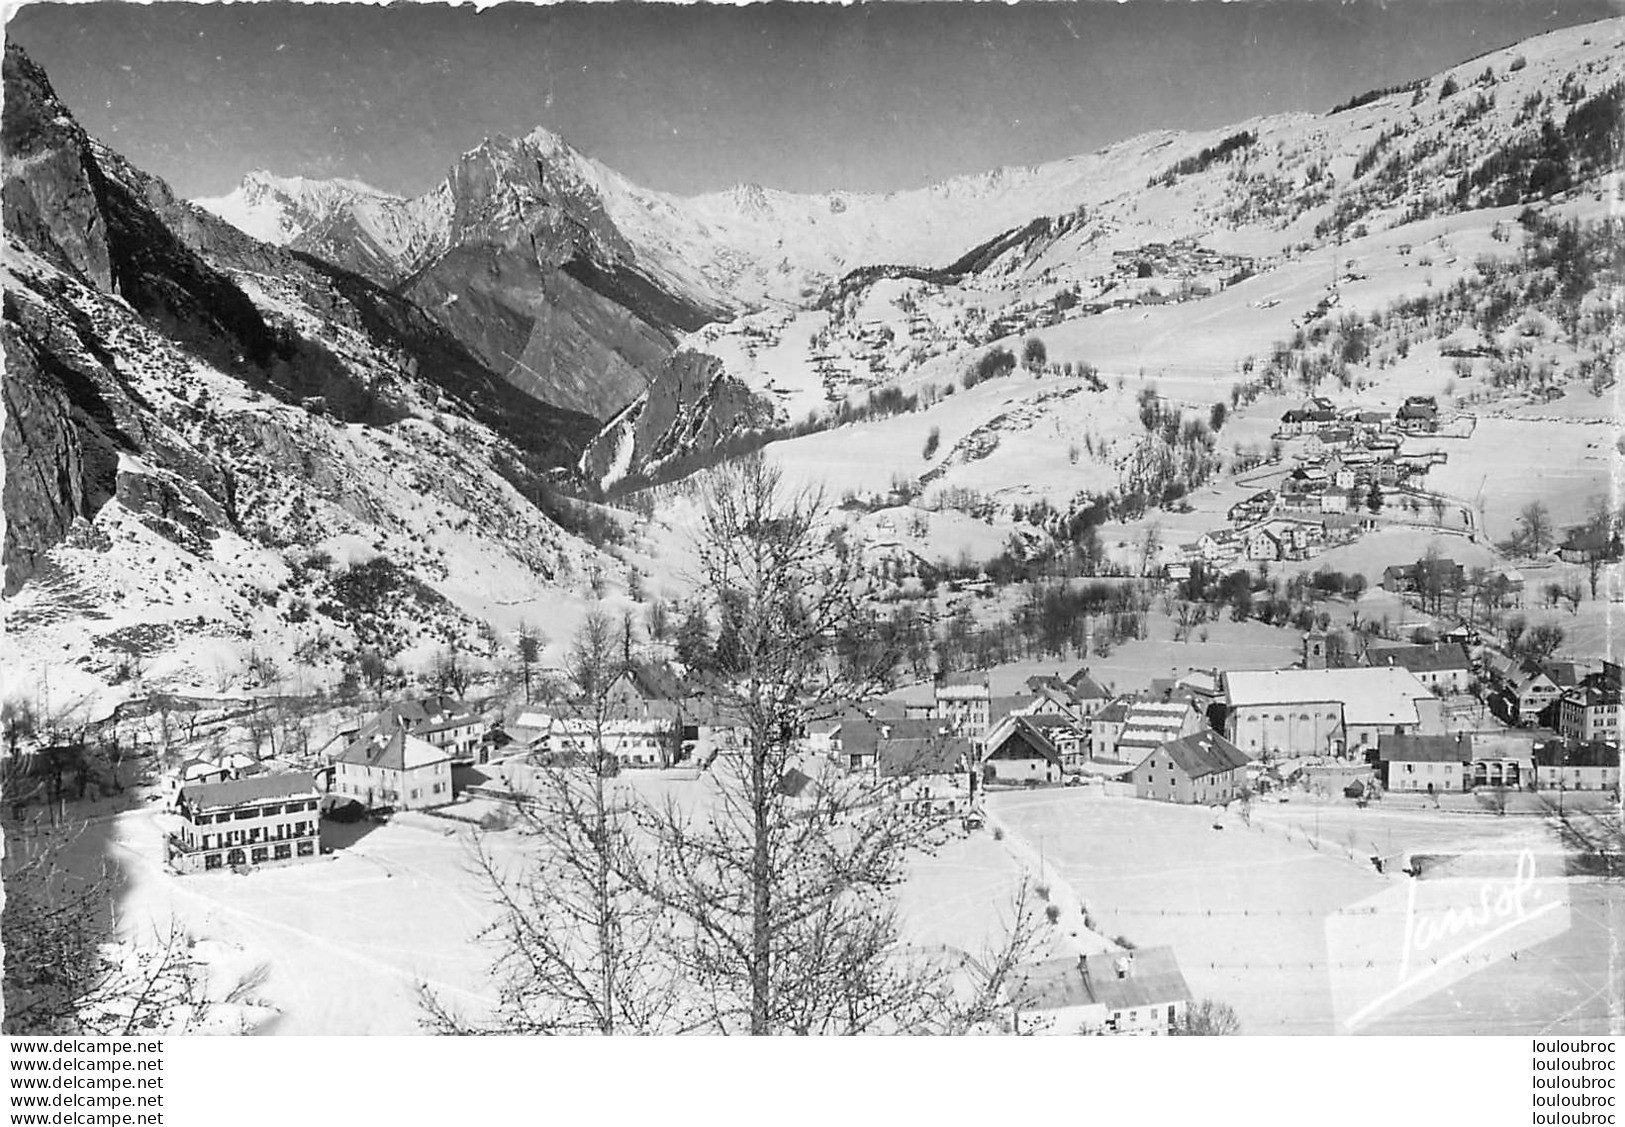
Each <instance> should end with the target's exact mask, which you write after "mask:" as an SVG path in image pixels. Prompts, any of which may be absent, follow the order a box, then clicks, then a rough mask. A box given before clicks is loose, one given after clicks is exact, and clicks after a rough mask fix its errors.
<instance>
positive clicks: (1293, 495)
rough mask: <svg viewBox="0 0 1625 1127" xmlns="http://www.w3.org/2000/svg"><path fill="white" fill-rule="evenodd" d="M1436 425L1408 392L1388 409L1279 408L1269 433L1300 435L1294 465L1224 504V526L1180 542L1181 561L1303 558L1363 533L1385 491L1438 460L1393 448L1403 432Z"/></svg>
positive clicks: (1430, 404) (1321, 404) (1440, 456)
mask: <svg viewBox="0 0 1625 1127" xmlns="http://www.w3.org/2000/svg"><path fill="white" fill-rule="evenodd" d="M1437 426H1438V404H1437V403H1436V402H1435V400H1434V399H1433V397H1431V396H1412V397H1411V398H1409V399H1407V400H1406V401H1405V404H1404V405H1403V406H1402V407H1401V408H1400V409H1399V410H1398V411H1397V412H1394V413H1389V412H1386V411H1374V410H1370V409H1365V408H1345V409H1343V410H1341V411H1339V410H1337V409H1335V407H1334V406H1333V404H1332V401H1331V400H1329V399H1326V398H1324V397H1321V396H1317V397H1315V398H1313V399H1310V400H1308V401H1307V402H1306V403H1305V404H1304V405H1303V406H1302V407H1301V408H1294V409H1292V410H1290V411H1287V412H1286V413H1284V414H1283V415H1282V416H1281V425H1280V428H1279V429H1278V431H1277V437H1280V438H1292V439H1303V440H1304V452H1303V455H1302V457H1301V458H1300V459H1299V461H1298V465H1297V466H1296V467H1295V468H1294V469H1293V470H1292V471H1291V472H1290V473H1289V474H1287V475H1286V477H1285V478H1284V479H1283V480H1282V481H1281V483H1280V487H1279V488H1278V489H1261V490H1259V491H1258V492H1256V493H1253V494H1251V495H1250V496H1248V497H1245V498H1243V499H1242V500H1240V501H1238V502H1236V503H1235V504H1234V505H1232V506H1231V507H1230V509H1229V511H1228V512H1227V513H1226V517H1227V519H1228V520H1229V524H1228V525H1227V526H1226V527H1224V528H1218V529H1214V530H1212V531H1210V532H1207V533H1204V534H1203V535H1202V536H1201V537H1200V538H1199V539H1198V540H1196V541H1195V542H1194V543H1192V544H1188V545H1186V546H1185V548H1184V562H1185V564H1186V565H1187V566H1188V565H1189V564H1190V563H1192V562H1195V561H1196V560H1201V561H1202V562H1203V563H1205V564H1208V565H1210V566H1223V565H1227V564H1232V563H1235V562H1237V561H1240V560H1248V561H1251V562H1260V561H1264V562H1269V561H1275V560H1306V559H1311V558H1313V557H1314V556H1316V555H1318V554H1319V553H1320V552H1322V551H1324V550H1326V549H1327V548H1329V547H1333V546H1336V545H1338V544H1342V543H1346V542H1348V541H1350V540H1352V539H1355V538H1356V537H1358V536H1359V535H1360V534H1361V533H1362V532H1367V531H1370V530H1371V529H1373V528H1375V527H1376V524H1377V517H1376V513H1377V511H1380V509H1381V508H1382V506H1383V505H1384V504H1386V497H1387V492H1386V491H1388V490H1393V489H1396V488H1398V487H1400V486H1401V485H1403V484H1404V483H1405V482H1406V481H1407V480H1408V479H1409V478H1411V477H1413V476H1416V475H1420V474H1424V473H1426V472H1427V471H1428V469H1430V468H1431V467H1432V466H1435V465H1438V464H1440V463H1442V462H1443V461H1444V460H1445V458H1446V455H1445V454H1444V453H1443V452H1442V451H1437V450H1433V451H1427V452H1424V453H1402V451H1401V448H1402V446H1403V444H1404V439H1405V437H1406V436H1408V435H1422V434H1431V433H1433V432H1434V431H1435V430H1436V429H1437ZM1373 498H1376V509H1373V507H1372V504H1373Z"/></svg>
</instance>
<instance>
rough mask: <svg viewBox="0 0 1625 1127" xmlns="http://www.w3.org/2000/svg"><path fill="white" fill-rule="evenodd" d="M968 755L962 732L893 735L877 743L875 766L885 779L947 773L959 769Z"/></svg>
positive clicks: (966, 741)
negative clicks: (943, 734) (900, 736)
mask: <svg viewBox="0 0 1625 1127" xmlns="http://www.w3.org/2000/svg"><path fill="white" fill-rule="evenodd" d="M970 757H971V746H970V741H969V740H967V739H965V738H964V737H962V736H927V737H925V738H923V739H921V738H917V737H916V738H910V739H901V740H896V739H894V740H886V741H885V742H884V743H882V744H881V745H880V751H879V754H878V756H877V757H876V759H875V766H876V768H877V770H878V771H879V772H880V774H881V776H882V777H884V778H888V779H891V778H910V777H913V776H915V775H948V774H952V773H953V772H955V771H963V770H964V769H965V765H966V764H967V763H969V762H970Z"/></svg>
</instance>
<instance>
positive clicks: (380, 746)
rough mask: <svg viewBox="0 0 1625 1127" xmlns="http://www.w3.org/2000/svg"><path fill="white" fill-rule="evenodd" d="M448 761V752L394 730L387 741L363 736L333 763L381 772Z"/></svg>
mask: <svg viewBox="0 0 1625 1127" xmlns="http://www.w3.org/2000/svg"><path fill="white" fill-rule="evenodd" d="M450 758H451V754H450V753H449V752H447V751H446V750H445V749H443V748H438V747H435V746H434V744H432V743H430V742H429V741H428V740H421V739H419V738H418V737H416V736H411V735H407V734H406V733H405V732H402V731H396V732H395V733H394V734H392V735H390V736H389V737H388V738H387V739H379V738H377V737H375V736H367V737H365V738H363V739H359V740H356V741H355V742H354V743H352V744H351V745H350V746H349V747H347V748H345V749H344V751H343V752H342V753H340V755H339V757H338V760H337V762H340V763H349V764H352V765H354V766H358V767H377V768H379V769H380V770H385V771H411V770H415V769H416V768H419V767H427V766H428V765H429V764H431V763H439V762H441V761H442V760H447V759H450Z"/></svg>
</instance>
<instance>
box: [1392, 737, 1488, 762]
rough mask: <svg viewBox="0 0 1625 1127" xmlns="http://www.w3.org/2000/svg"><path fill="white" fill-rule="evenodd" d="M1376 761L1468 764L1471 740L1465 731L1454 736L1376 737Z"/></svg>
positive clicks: (1470, 756) (1471, 754)
mask: <svg viewBox="0 0 1625 1127" xmlns="http://www.w3.org/2000/svg"><path fill="white" fill-rule="evenodd" d="M1377 758H1378V759H1380V760H1382V762H1384V763H1471V762H1472V760H1473V744H1472V739H1471V737H1469V736H1468V735H1467V733H1465V732H1457V733H1456V734H1455V735H1453V736H1396V735H1392V734H1390V733H1384V734H1382V735H1379V736H1378V737H1377Z"/></svg>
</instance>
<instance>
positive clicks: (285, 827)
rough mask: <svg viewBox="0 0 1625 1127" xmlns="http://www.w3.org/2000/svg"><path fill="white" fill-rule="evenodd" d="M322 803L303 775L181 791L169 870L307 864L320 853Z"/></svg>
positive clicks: (259, 777)
mask: <svg viewBox="0 0 1625 1127" xmlns="http://www.w3.org/2000/svg"><path fill="white" fill-rule="evenodd" d="M320 802H321V792H320V791H319V790H317V788H316V783H315V780H314V778H313V777H312V775H311V774H310V772H307V771H294V772H289V773H287V774H279V775H257V776H255V777H253V778H249V779H231V780H227V781H225V782H214V783H195V784H191V785H188V786H185V787H182V788H181V792H180V798H179V800H178V802H177V803H176V812H177V813H178V814H179V815H180V819H181V825H180V828H179V829H178V830H177V831H176V832H175V833H172V834H170V835H169V836H168V838H167V840H166V843H165V853H166V856H167V859H168V861H169V864H170V867H171V868H173V869H175V870H176V871H177V872H181V873H196V872H204V871H206V870H210V869H222V868H231V867H234V866H237V865H276V864H282V863H286V862H294V861H304V860H310V859H312V858H314V857H316V856H317V855H318V854H319V853H320V849H321V847H320V842H321V815H320V813H319V812H318V806H319V805H320Z"/></svg>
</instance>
